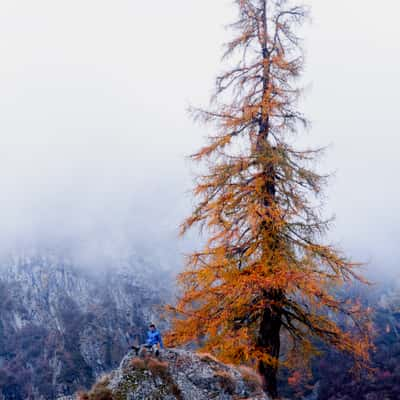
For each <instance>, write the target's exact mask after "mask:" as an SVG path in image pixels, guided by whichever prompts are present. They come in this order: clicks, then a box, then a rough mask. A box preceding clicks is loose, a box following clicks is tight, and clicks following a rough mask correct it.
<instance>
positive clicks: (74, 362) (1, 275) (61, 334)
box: [0, 253, 171, 400]
mask: <svg viewBox="0 0 400 400" xmlns="http://www.w3.org/2000/svg"><path fill="white" fill-rule="evenodd" d="M93 271H94V269H93V270H90V269H84V268H81V267H79V266H77V265H75V264H74V263H72V262H71V261H69V260H67V259H65V258H63V257H61V256H57V255H54V254H48V253H44V254H43V253H41V254H35V255H34V256H19V257H14V258H10V259H8V260H6V261H4V262H3V264H2V266H1V268H0V399H1V400H11V399H13V400H22V399H23V400H28V399H35V400H37V399H46V400H48V399H53V398H57V397H59V396H61V395H69V394H72V393H74V392H75V391H76V390H77V389H79V388H81V387H84V388H87V387H90V386H91V385H92V384H93V382H94V381H95V380H96V379H97V378H98V377H99V376H100V375H101V374H102V373H104V372H105V371H108V370H110V369H111V368H115V367H116V366H117V365H118V364H119V362H120V360H121V358H122V357H123V355H124V354H125V353H126V351H127V349H128V347H129V345H130V344H131V343H132V342H133V341H137V342H139V341H141V340H142V339H143V334H144V333H145V330H146V326H147V324H148V322H149V321H155V322H157V321H158V319H157V314H158V310H157V308H156V306H158V305H160V304H162V303H163V302H164V301H165V299H167V298H168V296H169V292H168V290H167V288H166V286H167V285H166V284H165V282H168V281H171V279H170V277H168V276H167V273H165V272H160V271H159V267H158V266H157V265H154V264H153V265H152V263H151V261H149V260H144V259H142V258H139V257H136V256H131V257H127V258H125V259H124V260H114V261H113V262H112V263H111V264H109V265H108V266H107V268H101V269H97V272H96V273H95V272H93Z"/></svg>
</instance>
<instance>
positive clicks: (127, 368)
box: [80, 350, 268, 400]
mask: <svg viewBox="0 0 400 400" xmlns="http://www.w3.org/2000/svg"><path fill="white" fill-rule="evenodd" d="M80 398H81V399H89V400H97V399H100V398H102V399H109V400H136V399H137V400H143V399H146V400H160V399H164V400H210V399H215V400H233V399H235V400H240V399H248V400H250V399H252V400H268V397H267V396H266V395H265V393H263V391H262V389H261V385H260V378H259V377H258V376H257V374H256V373H255V372H253V371H251V370H250V369H247V368H243V369H242V370H240V369H237V368H234V367H231V366H227V365H225V364H222V363H220V362H218V361H216V360H215V359H214V358H213V357H211V356H209V355H202V354H195V353H191V352H188V351H185V350H163V351H161V353H160V355H159V357H157V358H154V357H144V358H137V357H136V356H135V355H134V354H133V353H132V352H130V353H128V354H127V355H126V356H125V358H124V359H123V361H122V363H121V365H120V367H119V368H118V369H117V370H116V371H114V372H113V373H112V374H111V375H109V376H108V377H105V378H103V379H102V380H101V381H100V382H99V383H98V384H97V385H96V386H95V387H94V388H93V389H92V392H91V393H89V394H81V396H80Z"/></svg>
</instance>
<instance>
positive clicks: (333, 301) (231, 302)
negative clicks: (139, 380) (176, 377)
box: [169, 0, 370, 398]
mask: <svg viewBox="0 0 400 400" xmlns="http://www.w3.org/2000/svg"><path fill="white" fill-rule="evenodd" d="M235 3H236V7H237V8H238V11H239V17H238V20H237V21H236V22H235V23H233V24H232V25H231V27H232V28H233V30H234V31H235V32H236V33H237V35H236V36H235V37H234V38H233V40H232V41H231V42H229V43H228V44H227V48H226V52H225V54H224V58H225V59H226V58H228V57H230V58H231V60H233V61H235V65H234V67H231V68H230V69H229V70H227V72H225V73H223V74H222V75H221V76H219V77H218V78H217V80H216V91H215V96H214V98H213V103H212V104H213V108H212V109H211V110H199V109H196V110H193V112H194V115H195V117H196V118H198V119H200V120H202V121H203V122H206V123H211V124H212V126H213V129H214V133H213V135H212V136H210V138H209V143H208V144H207V145H205V146H204V147H203V148H201V149H200V150H199V151H198V152H197V153H196V154H194V155H193V156H192V157H193V159H194V160H196V161H207V166H208V169H207V171H206V173H204V174H203V175H201V176H199V177H198V182H197V186H196V188H195V190H194V194H195V196H196V197H197V198H198V203H197V206H196V207H195V209H194V211H193V214H192V215H191V216H190V217H189V218H188V219H187V220H186V221H185V222H184V224H183V226H182V228H183V233H185V232H186V231H187V230H188V229H189V228H191V227H192V226H194V225H200V226H201V227H203V228H205V229H206V231H207V233H208V235H209V238H208V242H207V244H206V245H205V246H204V248H202V249H201V250H199V251H196V252H194V253H193V254H191V255H190V256H189V257H188V262H187V267H186V270H185V271H184V272H183V273H182V274H181V275H180V278H179V280H180V283H181V285H182V289H183V290H182V295H181V297H180V299H179V301H178V304H177V305H176V307H174V308H173V310H174V311H175V312H176V318H174V320H173V326H172V331H171V333H170V335H169V341H170V343H173V344H182V343H188V342H191V341H194V340H197V339H200V342H199V343H201V344H202V348H203V350H207V351H210V352H212V353H213V354H215V355H216V356H217V357H219V358H220V359H221V360H223V361H227V362H235V363H248V364H250V365H254V364H257V367H258V370H259V372H260V373H261V374H262V376H263V377H264V381H265V390H266V391H267V392H268V393H269V394H270V395H271V396H272V397H274V398H275V397H277V371H278V366H279V362H280V359H282V357H281V351H282V346H281V340H282V339H284V340H285V349H287V350H286V351H285V357H284V362H285V363H286V364H287V365H290V362H291V361H294V360H298V359H303V360H304V359H305V358H307V357H308V358H309V356H311V355H312V354H314V352H313V349H314V344H315V339H321V340H322V341H324V342H326V343H328V344H330V345H332V346H334V347H335V348H336V349H338V350H341V351H344V352H347V353H349V354H351V355H353V356H354V358H355V360H356V361H357V362H358V363H361V362H363V361H365V360H367V359H368V349H369V346H370V342H369V339H368V329H367V327H366V324H365V321H364V318H363V316H364V314H363V311H362V310H361V309H360V307H358V306H356V305H355V304H352V303H350V302H349V301H346V302H342V301H341V300H340V299H339V298H337V296H336V295H335V291H334V290H333V289H334V288H335V287H336V286H337V285H341V284H344V283H346V282H351V281H352V280H362V278H361V277H360V276H359V275H358V274H357V273H356V267H357V265H356V264H354V263H352V262H351V261H349V260H348V259H347V258H346V257H345V256H344V255H342V254H341V253H340V252H339V251H338V250H337V249H335V248H334V247H332V246H330V245H326V244H323V243H322V242H321V241H322V237H323V235H324V233H326V231H327V228H328V221H325V220H323V219H322V218H321V216H320V212H319V207H318V206H317V202H316V199H317V198H318V196H319V195H320V193H321V188H322V187H323V185H324V183H325V180H326V179H325V178H326V177H324V176H320V175H319V174H317V173H316V172H315V171H314V170H313V168H312V164H313V161H314V160H315V158H316V157H317V156H318V155H319V152H320V150H309V149H305V150H304V149H298V148H296V147H295V145H294V144H293V143H294V140H293V135H294V133H297V132H298V131H300V130H301V129H302V128H303V127H304V126H306V125H307V121H306V119H305V118H304V117H303V115H302V114H301V113H300V112H299V111H298V109H297V102H298V99H299V95H300V94H301V90H300V89H299V88H298V86H297V80H298V78H299V76H300V73H301V71H302V67H303V54H302V48H301V41H300V39H299V37H298V36H297V35H296V33H295V31H294V30H295V28H297V27H299V26H300V25H301V23H302V22H303V20H304V19H305V17H306V16H307V10H306V8H304V7H302V6H298V5H293V4H292V2H291V1H289V0H236V1H235ZM337 314H342V315H344V316H345V317H346V321H347V322H348V321H349V320H351V321H352V325H351V326H350V329H347V330H346V331H345V330H344V328H343V326H342V325H341V324H339V323H338V319H337V318H336V317H335V315H337ZM344 325H346V324H344ZM347 325H349V324H348V323H347Z"/></svg>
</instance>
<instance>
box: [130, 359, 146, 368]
mask: <svg viewBox="0 0 400 400" xmlns="http://www.w3.org/2000/svg"><path fill="white" fill-rule="evenodd" d="M131 365H132V367H133V368H135V369H140V370H143V369H146V363H145V361H144V360H143V359H141V358H138V357H136V358H132V360H131Z"/></svg>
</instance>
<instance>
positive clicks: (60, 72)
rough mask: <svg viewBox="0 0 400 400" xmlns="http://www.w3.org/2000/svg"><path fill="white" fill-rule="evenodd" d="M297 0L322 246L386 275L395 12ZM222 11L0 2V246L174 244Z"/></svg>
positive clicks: (227, 17)
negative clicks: (321, 208) (306, 16)
mask: <svg viewBox="0 0 400 400" xmlns="http://www.w3.org/2000/svg"><path fill="white" fill-rule="evenodd" d="M309 4H311V6H312V16H313V20H312V24H311V25H309V26H307V28H306V29H305V31H304V36H305V39H306V41H305V47H306V54H307V65H306V74H305V77H304V81H303V82H304V85H305V86H306V87H307V91H306V98H305V104H304V110H305V111H306V114H307V115H308V117H309V119H310V120H311V121H312V129H311V131H310V132H309V133H307V134H306V139H305V140H306V141H307V142H308V143H315V144H316V145H321V144H323V145H330V148H329V151H328V156H327V158H326V160H325V162H324V163H322V164H321V169H323V170H331V171H332V170H333V171H336V174H335V177H334V179H333V180H332V181H331V184H330V187H329V190H328V191H327V195H328V204H327V212H328V213H330V212H332V213H335V215H336V217H337V222H336V225H335V229H334V230H333V231H332V234H331V237H330V239H331V240H333V241H335V242H338V243H340V244H341V245H342V247H344V248H345V249H347V250H348V251H349V252H350V253H352V254H354V255H355V257H356V258H357V257H358V258H362V259H364V260H368V261H370V262H371V265H372V266H373V268H376V269H381V268H382V269H383V268H385V269H386V270H388V269H389V267H390V268H391V270H392V271H394V268H395V267H397V264H398V257H399V255H400V251H399V246H398V243H399V237H400V228H399V226H400V213H399V204H400V189H399V184H398V181H399V179H398V173H399V170H400V168H399V164H400V162H399V161H398V152H399V149H398V147H399V144H400V139H399V138H398V126H399V122H400V121H399V120H400V114H399V112H398V109H397V107H398V104H399V99H398V97H399V93H400V79H399V76H398V73H399V71H400V41H399V40H398V39H399V37H400V24H399V23H398V15H399V12H400V3H399V2H398V1H397V0H381V1H380V2H375V1H372V0H351V1H348V0H347V1H346V0H337V1H334V2H333V1H327V0H313V1H309ZM233 16H234V8H233V7H232V5H231V2H230V1H226V0H169V1H165V0H153V1H151V2H150V1H139V0H129V1H128V0H114V1H104V0H96V1H95V0H79V1H77V0H68V1H60V0H35V1H31V0H0V55H1V56H0V57H1V58H0V135H1V136H0V137H1V143H0V188H1V192H0V193H1V195H0V239H1V241H2V243H3V244H2V246H3V247H6V246H9V245H10V243H19V242H21V241H26V240H32V239H35V240H36V239H38V238H46V240H48V239H50V238H51V239H65V238H67V239H68V240H72V241H77V242H80V243H82V242H85V243H88V244H87V245H88V246H91V247H92V248H94V249H96V246H100V247H101V246H102V245H101V243H104V242H112V241H121V243H122V242H124V243H126V242H131V241H133V242H135V241H137V242H139V241H140V240H142V241H143V239H144V238H145V240H149V242H151V240H152V239H153V238H154V237H158V236H161V237H162V236H163V235H167V236H168V235H171V234H172V233H173V232H174V231H175V225H176V224H177V222H179V220H180V219H181V218H183V216H184V215H185V213H186V212H187V206H188V204H190V197H189V196H188V195H187V194H185V193H186V192H187V190H188V189H189V188H190V165H189V164H188V163H187V161H185V159H184V157H185V155H188V154H190V153H191V152H192V151H193V150H194V149H195V148H196V147H197V146H198V145H200V144H201V143H202V137H203V135H206V134H207V133H209V132H208V131H207V129H206V128H204V127H199V126H196V125H194V124H193V123H192V121H191V120H190V118H189V117H188V115H187V113H186V108H187V106H188V105H189V104H206V103H207V101H208V98H209V95H210V93H211V90H212V85H213V82H214V78H215V76H216V74H217V73H218V71H220V70H221V68H222V65H221V64H220V55H221V45H222V43H223V42H224V41H226V39H228V38H229V32H227V31H226V30H225V29H224V25H226V24H227V23H229V22H231V21H232V18H233ZM99 237H100V238H101V239H98V238H99ZM94 238H96V240H95V239H94ZM121 238H123V239H121ZM91 242H93V243H91ZM99 243H100V244H99Z"/></svg>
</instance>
